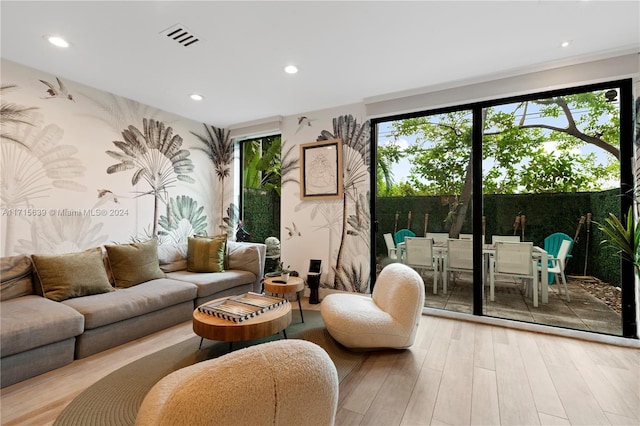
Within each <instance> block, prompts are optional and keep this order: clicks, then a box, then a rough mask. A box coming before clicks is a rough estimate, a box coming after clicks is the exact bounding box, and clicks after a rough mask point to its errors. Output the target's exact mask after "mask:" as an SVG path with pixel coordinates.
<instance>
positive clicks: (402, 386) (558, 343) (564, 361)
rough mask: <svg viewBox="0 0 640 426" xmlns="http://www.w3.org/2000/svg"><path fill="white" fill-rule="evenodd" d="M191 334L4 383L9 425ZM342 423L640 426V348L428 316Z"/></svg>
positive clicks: (348, 387) (345, 398) (354, 397)
mask: <svg viewBox="0 0 640 426" xmlns="http://www.w3.org/2000/svg"><path fill="white" fill-rule="evenodd" d="M303 308H305V309H318V308H319V305H309V304H308V303H307V301H306V299H303ZM191 336H193V332H192V331H191V323H190V322H186V323H183V324H180V325H178V326H175V327H172V328H170V329H168V330H165V331H162V332H159V333H156V334H154V335H151V336H148V337H145V338H143V339H139V340H136V341H134V342H131V343H128V344H125V345H122V346H120V347H118V348H114V349H112V350H109V351H105V352H103V353H100V354H97V355H94V356H92V357H89V358H86V359H83V360H79V361H75V362H74V363H73V364H71V365H69V366H66V367H63V368H60V369H58V370H55V371H52V372H49V373H46V374H43V375H41V376H38V377H35V378H33V379H30V380H26V381H24V382H21V383H18V384H16V385H13V386H10V387H8V388H5V389H3V390H2V397H1V412H2V413H1V416H2V424H3V425H46V424H51V423H52V422H53V421H54V420H55V418H56V417H57V415H58V414H59V413H60V412H61V411H62V409H63V408H64V407H65V405H66V404H68V403H69V402H70V401H71V400H72V399H73V398H74V397H75V396H76V395H78V394H79V393H80V392H81V391H82V390H84V389H85V388H86V387H88V386H89V385H91V384H92V383H93V382H95V381H96V380H98V379H100V378H101V377H103V376H105V375H107V374H109V373H110V372H112V371H114V370H116V369H118V368H120V367H121V366H124V365H126V364H128V363H130V362H132V361H134V360H136V359H138V358H140V357H143V356H145V355H147V354H150V353H153V352H155V351H157V350H159V349H162V348H164V347H167V346H170V345H173V344H175V343H178V342H181V341H183V340H186V339H188V338H189V337H191ZM336 424H337V425H352V424H353V425H384V426H390V425H429V424H434V425H435V424H437V425H466V424H478V425H480V424H482V425H538V424H542V425H547V424H562V425H569V424H572V425H608V424H612V425H638V424H640V351H639V350H638V349H634V348H625V347H620V346H613V345H607V344H602V343H594V342H586V341H582V340H577V339H571V338H565V337H557V336H550V335H545V334H538V333H532V332H528V331H520V330H514V329H509V328H503V327H498V326H492V325H484V324H478V323H473V322H467V321H460V320H455V319H448V318H440V317H435V316H423V317H422V319H421V322H420V328H419V330H418V337H417V340H416V343H415V345H414V346H413V347H412V348H410V349H409V350H406V351H381V352H374V353H371V354H369V355H368V356H367V358H366V360H365V362H364V363H363V364H362V365H361V366H360V367H359V368H358V369H357V370H355V371H354V372H352V373H351V374H350V375H349V376H347V377H346V378H345V379H344V380H343V382H342V383H341V384H340V400H339V406H338V414H337V422H336Z"/></svg>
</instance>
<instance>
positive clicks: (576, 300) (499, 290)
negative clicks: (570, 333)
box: [424, 274, 622, 336]
mask: <svg viewBox="0 0 640 426" xmlns="http://www.w3.org/2000/svg"><path fill="white" fill-rule="evenodd" d="M424 278H426V280H427V281H426V288H427V292H426V296H425V299H426V300H425V306H427V307H430V308H436V309H445V310H450V311H454V312H462V313H472V311H473V308H472V300H473V286H472V283H471V280H470V277H465V276H464V275H462V276H460V277H459V278H457V279H456V280H455V282H454V281H451V282H450V283H449V289H448V292H447V294H442V283H439V286H438V287H439V288H438V294H433V281H431V279H432V277H431V275H430V274H428V275H427V276H426V277H424ZM484 293H485V304H484V310H485V315H488V316H492V317H497V318H506V319H513V320H518V321H525V322H532V323H538V324H544V325H552V326H558V327H565V328H571V329H576V330H585V331H592V332H597V333H605V334H611V335H616V336H620V335H621V334H622V320H621V317H620V314H618V313H617V312H615V311H614V310H613V309H611V308H610V307H609V306H608V305H607V304H606V303H604V302H603V301H601V300H600V299H598V298H596V297H594V296H593V295H591V294H590V293H588V292H586V291H585V290H584V289H582V288H581V287H580V286H579V285H577V284H575V283H574V284H572V283H571V281H569V296H570V299H571V301H570V302H567V301H566V299H565V295H564V293H562V294H559V293H558V286H557V285H555V284H554V285H550V286H549V303H547V304H544V303H542V302H541V301H540V303H539V306H538V307H537V308H534V307H533V303H532V301H531V297H530V296H529V297H525V296H524V294H523V293H524V292H523V289H522V286H521V284H515V283H514V282H513V281H503V282H500V281H498V282H496V285H495V301H493V302H491V301H489V300H488V298H489V287H488V285H487V286H485V289H484Z"/></svg>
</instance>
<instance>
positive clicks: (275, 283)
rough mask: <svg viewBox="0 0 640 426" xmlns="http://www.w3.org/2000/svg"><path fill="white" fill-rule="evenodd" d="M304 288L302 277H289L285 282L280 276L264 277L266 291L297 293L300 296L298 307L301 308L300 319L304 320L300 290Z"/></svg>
mask: <svg viewBox="0 0 640 426" xmlns="http://www.w3.org/2000/svg"><path fill="white" fill-rule="evenodd" d="M302 290H304V280H303V279H302V278H300V277H289V279H288V280H287V281H286V282H285V281H284V279H283V278H282V277H280V276H276V277H268V278H265V279H264V291H265V292H268V293H273V294H282V295H283V296H284V295H285V294H287V293H296V295H297V297H298V308H299V309H300V319H301V320H302V322H304V316H302V304H301V303H300V292H302Z"/></svg>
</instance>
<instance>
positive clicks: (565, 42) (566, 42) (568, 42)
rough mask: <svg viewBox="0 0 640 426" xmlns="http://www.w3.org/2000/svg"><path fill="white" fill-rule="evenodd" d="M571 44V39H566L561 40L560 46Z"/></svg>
mask: <svg viewBox="0 0 640 426" xmlns="http://www.w3.org/2000/svg"><path fill="white" fill-rule="evenodd" d="M570 44H571V41H569V40H567V41H563V42H562V43H561V44H560V46H562V47H569V45H570Z"/></svg>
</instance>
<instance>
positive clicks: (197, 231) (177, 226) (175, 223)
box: [158, 195, 207, 243]
mask: <svg viewBox="0 0 640 426" xmlns="http://www.w3.org/2000/svg"><path fill="white" fill-rule="evenodd" d="M203 212H204V207H203V206H199V205H198V203H197V202H196V201H195V200H194V199H193V198H191V197H189V196H188V195H178V196H177V197H176V198H171V199H169V203H168V204H167V215H166V216H164V215H163V216H160V219H159V220H158V224H159V225H160V227H161V228H162V229H163V231H161V232H162V233H164V234H166V235H167V236H168V238H169V239H170V240H171V242H173V243H186V242H187V241H188V237H190V236H191V235H206V232H207V216H206V215H205V214H203Z"/></svg>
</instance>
